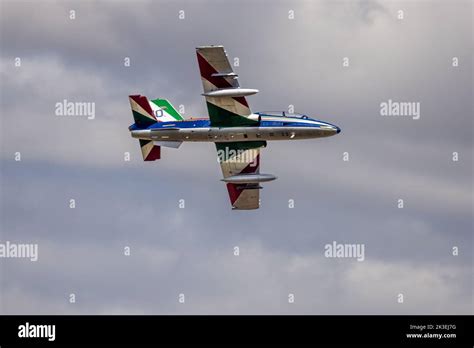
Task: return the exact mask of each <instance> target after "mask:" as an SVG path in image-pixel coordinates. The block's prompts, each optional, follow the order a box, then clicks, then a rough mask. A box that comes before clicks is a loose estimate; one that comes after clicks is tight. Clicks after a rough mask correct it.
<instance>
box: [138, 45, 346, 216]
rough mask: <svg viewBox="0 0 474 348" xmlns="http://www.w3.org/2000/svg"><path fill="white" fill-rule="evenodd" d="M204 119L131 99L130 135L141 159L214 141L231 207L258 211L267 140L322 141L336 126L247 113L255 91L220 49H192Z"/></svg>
mask: <svg viewBox="0 0 474 348" xmlns="http://www.w3.org/2000/svg"><path fill="white" fill-rule="evenodd" d="M196 54H197V61H198V65H199V70H200V73H201V81H202V86H203V90H204V93H203V94H202V95H203V96H204V97H205V98H206V104H207V110H208V113H209V118H205V119H194V118H191V119H184V118H183V116H182V115H181V114H180V113H179V112H178V111H177V110H176V109H175V108H174V107H173V106H172V105H171V103H170V102H169V101H168V100H166V99H161V98H159V99H155V100H148V99H147V97H145V96H142V95H130V96H129V100H130V106H131V108H132V113H133V118H134V120H135V123H134V124H132V125H131V126H130V127H129V130H130V133H131V136H132V137H133V138H136V139H139V141H140V146H141V150H142V155H143V160H145V161H155V160H158V159H160V157H161V147H162V146H165V147H171V148H178V147H179V146H180V145H181V144H182V143H183V142H185V141H186V142H213V143H215V145H216V149H217V154H218V161H219V163H220V166H221V170H222V175H223V179H222V181H224V182H225V184H226V186H227V191H228V193H229V198H230V202H231V205H232V208H233V209H239V210H249V209H258V208H259V206H260V194H259V193H260V189H261V188H262V187H261V186H260V184H261V183H263V182H267V181H272V180H275V179H276V176H274V175H271V174H262V173H260V149H261V148H263V147H266V146H267V141H269V140H298V139H311V138H322V137H328V136H332V135H335V134H338V133H339V132H340V131H341V130H340V128H339V127H337V126H335V125H333V124H330V123H328V122H322V121H319V120H315V119H313V118H310V117H308V116H307V115H303V114H293V113H286V112H284V111H283V112H252V111H251V110H250V107H249V104H248V103H247V98H246V97H247V96H250V95H253V94H256V93H257V92H258V90H257V89H250V88H241V87H240V85H239V82H238V76H237V74H235V73H234V71H233V69H232V66H231V64H230V63H229V59H228V57H227V54H226V51H225V50H224V47H223V46H201V47H197V48H196Z"/></svg>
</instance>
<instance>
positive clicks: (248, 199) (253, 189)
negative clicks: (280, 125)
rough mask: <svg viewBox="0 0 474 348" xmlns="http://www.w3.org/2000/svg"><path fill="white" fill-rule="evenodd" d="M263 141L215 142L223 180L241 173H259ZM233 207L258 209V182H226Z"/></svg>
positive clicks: (264, 144) (264, 143)
mask: <svg viewBox="0 0 474 348" xmlns="http://www.w3.org/2000/svg"><path fill="white" fill-rule="evenodd" d="M265 146H266V142H265V141H249V142H231V143H216V148H217V155H218V159H219V163H220V165H221V169H222V175H223V176H224V180H225V179H226V178H229V177H235V176H236V175H242V174H259V173H260V148H261V147H265ZM226 185H227V191H228V192H229V198H230V203H231V204H232V208H233V209H242V210H247V209H258V208H259V206H260V201H259V200H260V194H259V190H260V189H261V187H260V185H259V184H258V183H229V182H228V183H227V184H226Z"/></svg>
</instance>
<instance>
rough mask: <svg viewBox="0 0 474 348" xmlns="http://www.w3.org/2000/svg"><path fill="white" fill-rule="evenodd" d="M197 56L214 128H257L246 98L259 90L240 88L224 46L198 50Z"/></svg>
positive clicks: (205, 47) (256, 121) (255, 119)
mask: <svg viewBox="0 0 474 348" xmlns="http://www.w3.org/2000/svg"><path fill="white" fill-rule="evenodd" d="M196 55H197V60H198V64H199V70H200V72H201V81H202V86H203V90H204V93H203V95H204V96H205V97H206V104H207V109H208V112H209V119H210V120H211V126H213V127H239V126H257V125H258V116H257V117H256V115H252V112H251V111H250V108H249V105H248V103H247V100H246V98H245V96H247V95H252V94H255V93H257V92H258V90H256V89H244V88H240V85H239V82H238V80H237V78H238V76H237V75H236V74H235V73H234V71H233V70H232V66H231V65H230V62H229V59H228V57H227V54H226V52H225V50H224V47H223V46H202V47H197V48H196Z"/></svg>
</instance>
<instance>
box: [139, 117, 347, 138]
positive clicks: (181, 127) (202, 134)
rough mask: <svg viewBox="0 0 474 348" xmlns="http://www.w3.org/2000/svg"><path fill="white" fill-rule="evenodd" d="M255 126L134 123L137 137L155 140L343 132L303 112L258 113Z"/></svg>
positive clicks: (201, 122) (197, 122)
mask: <svg viewBox="0 0 474 348" xmlns="http://www.w3.org/2000/svg"><path fill="white" fill-rule="evenodd" d="M255 115H256V117H257V119H258V122H257V123H256V125H254V126H242V127H211V125H210V121H209V120H208V119H198V120H192V119H191V120H185V121H177V122H157V123H156V124H154V125H152V126H150V127H148V128H146V129H140V128H138V127H136V126H135V125H132V126H130V131H131V135H132V137H134V138H137V139H143V140H153V141H190V142H235V141H264V140H289V139H290V140H297V139H312V138H322V137H328V136H331V135H335V134H337V133H339V132H340V129H339V127H337V126H335V125H333V124H330V123H327V122H322V121H318V120H314V119H311V118H309V117H307V116H304V115H301V116H299V117H291V116H285V115H284V114H282V116H275V115H266V114H263V113H262V114H259V113H257V114H255Z"/></svg>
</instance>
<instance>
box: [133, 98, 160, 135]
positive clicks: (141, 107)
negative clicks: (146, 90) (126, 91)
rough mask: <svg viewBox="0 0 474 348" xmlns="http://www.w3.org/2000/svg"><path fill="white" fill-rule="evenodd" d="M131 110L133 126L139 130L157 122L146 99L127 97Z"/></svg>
mask: <svg viewBox="0 0 474 348" xmlns="http://www.w3.org/2000/svg"><path fill="white" fill-rule="evenodd" d="M128 99H129V101H130V107H131V108H132V114H133V119H134V120H135V124H136V125H137V126H138V127H140V128H148V127H149V126H151V125H152V124H155V123H156V122H157V120H156V117H155V115H154V114H153V110H152V108H151V106H150V103H149V101H148V99H147V97H144V96H142V95H131V96H129V97H128Z"/></svg>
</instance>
